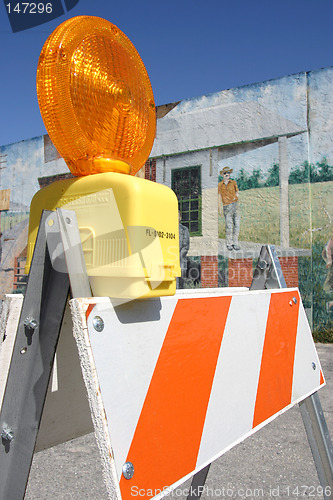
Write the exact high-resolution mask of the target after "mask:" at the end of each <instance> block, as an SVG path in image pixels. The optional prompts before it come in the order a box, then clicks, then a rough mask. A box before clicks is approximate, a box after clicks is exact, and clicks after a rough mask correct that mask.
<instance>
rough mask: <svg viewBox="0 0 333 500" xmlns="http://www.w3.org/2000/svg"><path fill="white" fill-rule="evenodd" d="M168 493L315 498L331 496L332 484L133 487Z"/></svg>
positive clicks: (135, 491) (142, 492) (136, 493)
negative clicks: (262, 486) (255, 486)
mask: <svg viewBox="0 0 333 500" xmlns="http://www.w3.org/2000/svg"><path fill="white" fill-rule="evenodd" d="M161 494H162V495H163V496H166V495H168V496H169V497H170V496H171V497H173V498H181V497H182V498H186V497H188V496H189V495H190V496H191V497H192V498H194V499H195V498H198V499H199V498H200V497H208V498H221V499H223V498H234V499H242V498H246V499H250V500H251V499H252V500H255V499H257V498H265V499H267V498H313V499H319V498H323V496H324V495H325V497H329V496H330V495H331V488H330V486H326V488H323V487H322V486H309V485H301V486H292V485H291V486H268V487H267V488H265V489H264V488H249V487H244V488H228V487H221V488H212V487H210V486H207V485H202V486H199V487H198V488H192V486H190V487H188V488H186V487H185V488H174V489H172V488H170V487H169V486H165V487H164V488H162V489H149V488H147V489H145V488H139V487H138V486H134V485H133V486H132V487H131V496H132V497H138V498H143V497H145V498H153V497H155V496H157V495H161Z"/></svg>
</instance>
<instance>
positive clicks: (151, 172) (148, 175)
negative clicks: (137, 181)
mask: <svg viewBox="0 0 333 500" xmlns="http://www.w3.org/2000/svg"><path fill="white" fill-rule="evenodd" d="M145 179H148V180H149V181H154V182H156V158H153V159H152V160H147V161H146V163H145Z"/></svg>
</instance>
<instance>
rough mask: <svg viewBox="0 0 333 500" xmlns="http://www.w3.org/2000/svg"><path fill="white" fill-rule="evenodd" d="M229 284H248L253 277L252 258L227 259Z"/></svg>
mask: <svg viewBox="0 0 333 500" xmlns="http://www.w3.org/2000/svg"><path fill="white" fill-rule="evenodd" d="M228 278H229V280H228V284H229V286H250V285H251V283H252V278H253V268H252V259H229V272H228Z"/></svg>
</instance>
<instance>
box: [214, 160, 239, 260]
mask: <svg viewBox="0 0 333 500" xmlns="http://www.w3.org/2000/svg"><path fill="white" fill-rule="evenodd" d="M231 173H232V168H229V167H224V168H223V169H222V170H220V174H221V175H222V177H223V179H222V181H221V182H219V184H218V194H219V213H220V215H222V210H221V207H222V206H223V215H224V218H225V232H226V244H227V249H228V250H240V246H239V243H238V236H239V229H240V214H239V203H238V197H239V190H238V186H237V182H236V181H234V180H233V179H231V178H230V175H231Z"/></svg>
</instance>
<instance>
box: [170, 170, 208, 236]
mask: <svg viewBox="0 0 333 500" xmlns="http://www.w3.org/2000/svg"><path fill="white" fill-rule="evenodd" d="M171 187H172V189H173V191H174V192H175V193H176V196H177V198H178V202H179V210H180V214H181V221H182V224H183V225H184V226H186V227H188V229H189V231H190V235H191V236H200V235H201V167H199V166H198V167H188V168H179V169H174V170H173V171H172V179H171Z"/></svg>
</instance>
